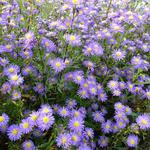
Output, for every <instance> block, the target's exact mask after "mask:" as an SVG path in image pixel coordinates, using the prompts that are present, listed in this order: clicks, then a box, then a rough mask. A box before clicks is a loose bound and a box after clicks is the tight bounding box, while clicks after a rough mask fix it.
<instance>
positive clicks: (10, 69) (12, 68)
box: [4, 64, 20, 76]
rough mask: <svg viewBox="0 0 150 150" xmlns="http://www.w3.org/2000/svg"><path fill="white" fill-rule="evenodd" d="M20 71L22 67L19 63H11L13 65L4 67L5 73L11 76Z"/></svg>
mask: <svg viewBox="0 0 150 150" xmlns="http://www.w3.org/2000/svg"><path fill="white" fill-rule="evenodd" d="M19 71H20V69H19V67H18V66H17V65H13V64H11V65H9V67H6V68H5V69H4V75H7V76H9V75H11V74H17V73H19Z"/></svg>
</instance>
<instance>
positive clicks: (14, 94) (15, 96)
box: [12, 90, 21, 100]
mask: <svg viewBox="0 0 150 150" xmlns="http://www.w3.org/2000/svg"><path fill="white" fill-rule="evenodd" d="M12 99H13V100H17V99H21V92H20V91H17V90H14V91H13V92H12Z"/></svg>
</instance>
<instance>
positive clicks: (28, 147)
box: [22, 140, 35, 150]
mask: <svg viewBox="0 0 150 150" xmlns="http://www.w3.org/2000/svg"><path fill="white" fill-rule="evenodd" d="M22 148H23V149H24V150H35V145H34V143H33V142H32V141H31V140H26V141H24V142H23V144H22Z"/></svg>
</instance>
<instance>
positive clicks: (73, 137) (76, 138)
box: [70, 132, 81, 146]
mask: <svg viewBox="0 0 150 150" xmlns="http://www.w3.org/2000/svg"><path fill="white" fill-rule="evenodd" d="M70 136H71V144H72V145H74V146H77V145H78V144H79V142H80V140H81V137H80V136H79V135H78V134H77V133H76V132H71V133H70Z"/></svg>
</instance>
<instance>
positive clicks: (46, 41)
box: [41, 37, 56, 53]
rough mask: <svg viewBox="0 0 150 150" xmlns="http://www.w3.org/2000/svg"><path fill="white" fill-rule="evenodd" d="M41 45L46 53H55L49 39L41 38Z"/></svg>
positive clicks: (54, 48) (54, 46)
mask: <svg viewBox="0 0 150 150" xmlns="http://www.w3.org/2000/svg"><path fill="white" fill-rule="evenodd" d="M41 45H42V46H43V47H44V48H45V49H46V52H48V53H49V52H55V51H56V45H55V44H54V43H53V42H52V41H51V40H49V39H47V38H45V37H43V38H42V40H41Z"/></svg>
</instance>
